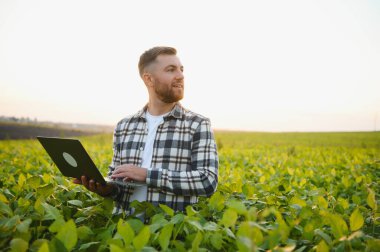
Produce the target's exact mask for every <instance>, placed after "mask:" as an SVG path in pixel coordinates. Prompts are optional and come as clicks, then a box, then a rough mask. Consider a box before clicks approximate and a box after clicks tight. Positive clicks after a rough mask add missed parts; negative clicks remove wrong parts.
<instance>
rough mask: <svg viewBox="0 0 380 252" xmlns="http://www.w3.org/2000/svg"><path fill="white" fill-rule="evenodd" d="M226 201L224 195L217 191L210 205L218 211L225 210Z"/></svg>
mask: <svg viewBox="0 0 380 252" xmlns="http://www.w3.org/2000/svg"><path fill="white" fill-rule="evenodd" d="M224 202H225V200H224V197H223V195H222V194H221V193H220V192H219V191H217V192H215V193H214V194H213V195H212V196H211V198H210V200H209V204H210V207H211V208H212V209H215V210H216V211H222V210H223V208H224Z"/></svg>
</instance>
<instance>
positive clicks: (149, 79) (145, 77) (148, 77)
mask: <svg viewBox="0 0 380 252" xmlns="http://www.w3.org/2000/svg"><path fill="white" fill-rule="evenodd" d="M142 78H143V80H144V83H145V85H146V86H147V87H152V86H153V77H152V75H151V74H150V73H148V72H145V73H143V75H142Z"/></svg>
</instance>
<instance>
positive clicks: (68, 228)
mask: <svg viewBox="0 0 380 252" xmlns="http://www.w3.org/2000/svg"><path fill="white" fill-rule="evenodd" d="M56 238H57V239H58V240H60V241H61V242H62V243H63V244H64V245H65V247H66V249H67V250H69V251H70V250H72V249H73V248H74V247H75V245H76V244H77V241H78V235H77V228H76V226H75V223H74V221H73V220H72V219H71V220H69V221H67V222H66V223H65V225H63V227H62V228H61V230H60V231H59V232H58V234H57V235H56Z"/></svg>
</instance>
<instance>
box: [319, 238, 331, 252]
mask: <svg viewBox="0 0 380 252" xmlns="http://www.w3.org/2000/svg"><path fill="white" fill-rule="evenodd" d="M316 251H317V252H329V251H330V247H329V246H328V245H327V244H326V242H325V241H324V240H321V241H320V242H319V243H318V245H317V247H316Z"/></svg>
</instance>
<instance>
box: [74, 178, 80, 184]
mask: <svg viewBox="0 0 380 252" xmlns="http://www.w3.org/2000/svg"><path fill="white" fill-rule="evenodd" d="M73 183H74V184H78V185H80V184H82V181H81V180H80V179H78V178H75V179H73Z"/></svg>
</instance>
